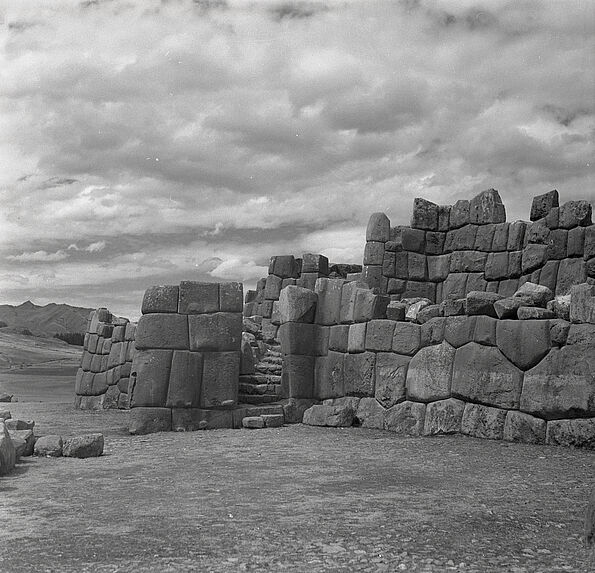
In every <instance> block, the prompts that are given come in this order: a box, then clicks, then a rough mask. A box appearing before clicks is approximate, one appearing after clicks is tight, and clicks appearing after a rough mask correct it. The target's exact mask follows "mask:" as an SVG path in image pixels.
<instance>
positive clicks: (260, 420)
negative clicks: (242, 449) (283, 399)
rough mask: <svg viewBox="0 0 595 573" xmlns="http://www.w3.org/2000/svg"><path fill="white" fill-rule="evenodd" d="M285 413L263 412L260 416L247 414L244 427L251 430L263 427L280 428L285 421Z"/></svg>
mask: <svg viewBox="0 0 595 573" xmlns="http://www.w3.org/2000/svg"><path fill="white" fill-rule="evenodd" d="M284 421H285V420H284V417H283V414H262V415H260V416H246V417H245V418H243V419H242V427H243V428H248V429H251V430H258V429H261V428H279V427H281V426H282V425H283V423H284Z"/></svg>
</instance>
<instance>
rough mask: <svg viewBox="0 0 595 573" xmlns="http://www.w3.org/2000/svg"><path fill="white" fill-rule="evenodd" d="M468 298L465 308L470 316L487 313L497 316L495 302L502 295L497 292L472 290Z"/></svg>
mask: <svg viewBox="0 0 595 573" xmlns="http://www.w3.org/2000/svg"><path fill="white" fill-rule="evenodd" d="M466 298H467V300H466V307H465V308H466V311H467V314H468V315H469V316H473V315H481V314H485V315H487V316H492V317H494V318H495V317H496V311H495V310H494V303H495V302H496V301H497V300H500V299H501V298H502V296H501V295H499V294H497V293H495V292H484V291H471V292H469V293H467V297H466Z"/></svg>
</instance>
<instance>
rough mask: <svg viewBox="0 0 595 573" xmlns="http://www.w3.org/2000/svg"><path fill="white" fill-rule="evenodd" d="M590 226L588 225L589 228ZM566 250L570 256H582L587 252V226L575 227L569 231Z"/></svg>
mask: <svg viewBox="0 0 595 573" xmlns="http://www.w3.org/2000/svg"><path fill="white" fill-rule="evenodd" d="M588 228H589V227H587V229H588ZM566 252H567V254H568V256H569V257H582V256H583V255H584V253H585V227H575V228H574V229H570V231H568V242H567V243H566Z"/></svg>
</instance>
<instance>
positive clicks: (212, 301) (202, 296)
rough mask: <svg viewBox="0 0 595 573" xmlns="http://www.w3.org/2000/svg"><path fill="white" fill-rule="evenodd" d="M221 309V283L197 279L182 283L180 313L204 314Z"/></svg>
mask: <svg viewBox="0 0 595 573" xmlns="http://www.w3.org/2000/svg"><path fill="white" fill-rule="evenodd" d="M218 310H219V284H218V283H203V282H196V281H182V282H181V283H180V298H179V300H178V312H179V313H180V314H204V313H207V312H217V311H218Z"/></svg>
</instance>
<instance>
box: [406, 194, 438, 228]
mask: <svg viewBox="0 0 595 573" xmlns="http://www.w3.org/2000/svg"><path fill="white" fill-rule="evenodd" d="M411 227H413V228H414V229H424V230H426V231H437V230H438V205H436V203H432V202H431V201H427V200H426V199H422V198H420V197H416V198H415V199H414V200H413V216H412V217H411Z"/></svg>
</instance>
